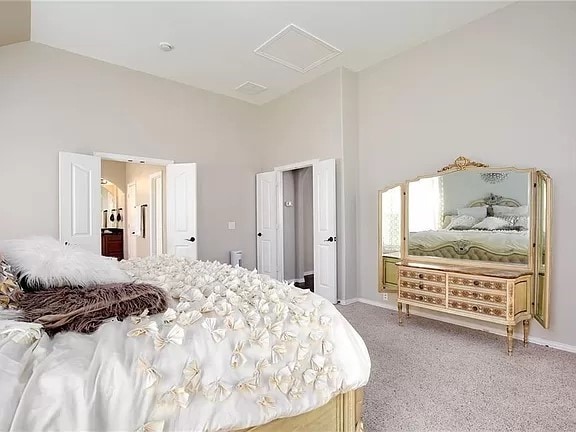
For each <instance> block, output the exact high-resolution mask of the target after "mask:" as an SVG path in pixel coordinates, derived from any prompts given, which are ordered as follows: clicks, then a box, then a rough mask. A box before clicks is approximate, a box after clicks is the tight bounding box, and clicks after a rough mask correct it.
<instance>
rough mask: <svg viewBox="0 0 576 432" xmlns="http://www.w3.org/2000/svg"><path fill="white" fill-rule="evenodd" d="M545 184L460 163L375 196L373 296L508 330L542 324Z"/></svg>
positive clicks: (532, 174) (537, 177) (534, 175)
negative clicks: (376, 293) (375, 288)
mask: <svg viewBox="0 0 576 432" xmlns="http://www.w3.org/2000/svg"><path fill="white" fill-rule="evenodd" d="M551 196H552V191H551V181H550V178H549V177H548V176H547V175H546V173H544V172H543V171H538V170H536V169H531V168H529V169H519V168H493V167H490V166H488V165H486V164H483V163H479V162H474V161H471V160H469V159H467V158H465V157H459V158H457V159H456V160H455V161H454V163H452V164H450V165H448V166H446V167H444V168H442V169H440V170H438V172H437V173H435V174H432V175H423V176H420V177H418V178H416V179H413V180H407V181H406V182H404V183H401V184H397V185H392V186H390V187H386V188H383V189H382V190H380V191H379V192H378V272H379V276H378V281H379V283H378V290H379V291H380V292H397V293H398V306H399V318H400V319H402V313H403V312H402V311H403V308H404V307H405V311H406V313H407V314H406V315H409V308H410V305H413V306H417V307H422V308H427V309H434V310H437V311H441V312H446V313H450V314H454V315H461V316H466V317H469V318H476V319H479V320H485V321H491V322H493V323H497V324H503V325H505V326H506V329H507V332H508V352H509V353H511V352H512V346H513V339H512V337H513V334H514V328H515V326H516V324H518V323H520V322H522V323H523V329H524V337H525V342H527V337H528V329H529V322H530V319H531V318H536V319H537V320H538V322H539V323H540V324H542V325H543V326H544V327H545V328H548V326H549V314H548V309H549V292H550V262H551V257H550V251H551V238H550V226H551V222H550V221H551Z"/></svg>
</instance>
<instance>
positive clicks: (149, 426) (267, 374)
mask: <svg viewBox="0 0 576 432" xmlns="http://www.w3.org/2000/svg"><path fill="white" fill-rule="evenodd" d="M124 268H125V269H126V270H127V271H128V272H129V273H132V274H133V275H134V276H135V277H136V279H137V280H138V281H142V282H151V283H155V284H157V285H160V286H162V287H163V288H165V289H167V290H168V291H169V292H170V294H171V295H172V297H174V299H175V300H174V304H173V308H174V310H169V311H168V312H167V313H166V314H160V315H156V316H153V317H143V318H142V319H141V321H140V322H139V323H135V322H134V321H138V320H139V319H127V320H125V321H124V322H118V321H115V320H112V321H111V322H108V323H106V324H104V325H102V326H101V327H100V329H99V330H98V331H97V332H95V333H94V334H92V335H80V334H74V333H61V334H58V335H56V336H55V337H54V338H53V339H50V338H49V337H48V336H47V335H46V334H44V333H43V332H42V331H41V329H39V327H38V326H37V325H34V324H17V323H15V322H14V321H9V320H5V321H0V334H1V336H0V364H1V365H2V367H1V369H0V383H1V391H0V407H1V408H0V409H1V416H0V430H2V431H5V430H6V431H8V430H10V431H27V432H28V431H40V430H42V431H46V430H50V431H56V430H60V431H72V430H74V431H78V430H94V431H104V430H107V431H135V430H146V431H152V430H154V431H155V430H164V431H221V430H233V429H241V428H245V427H249V426H252V425H258V424H263V423H267V422H269V421H271V420H273V419H274V418H278V417H287V416H294V415H297V414H300V413H303V412H306V411H309V410H312V409H314V408H316V407H319V406H321V405H323V404H325V403H326V402H327V401H328V400H330V399H331V398H332V397H333V396H335V395H336V394H338V393H341V392H345V391H348V390H352V389H355V388H359V387H361V386H363V385H365V384H366V382H367V381H368V377H369V373H370V359H369V356H368V352H367V349H366V346H365V345H364V343H363V341H362V339H361V338H360V336H359V335H358V334H357V333H356V331H355V330H354V329H353V328H352V327H351V326H350V324H349V323H348V322H347V321H346V320H345V319H344V317H342V315H341V314H340V313H339V312H338V311H337V310H336V309H335V308H334V306H333V305H332V304H330V303H328V302H327V301H324V300H323V299H321V297H319V296H317V295H315V294H313V293H307V292H303V291H302V290H300V289H297V288H293V287H290V286H288V285H286V284H282V283H280V282H277V281H273V280H270V279H268V278H267V277H266V276H261V275H257V274H256V273H255V272H249V271H247V270H244V269H240V268H232V267H230V266H227V265H223V264H219V263H206V262H201V261H189V260H186V259H183V258H169V257H158V258H150V259H139V260H135V261H130V262H126V263H125V264H124ZM194 320H196V321H194ZM156 328H157V331H156ZM128 334H130V336H128ZM147 387H148V388H147Z"/></svg>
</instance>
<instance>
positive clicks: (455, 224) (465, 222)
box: [446, 215, 478, 230]
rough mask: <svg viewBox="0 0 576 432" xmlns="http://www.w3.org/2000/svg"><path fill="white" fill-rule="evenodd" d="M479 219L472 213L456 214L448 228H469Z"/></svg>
mask: <svg viewBox="0 0 576 432" xmlns="http://www.w3.org/2000/svg"><path fill="white" fill-rule="evenodd" d="M476 223H478V219H477V218H475V217H474V216H470V215H461V216H454V217H453V218H452V221H451V222H450V223H449V224H448V226H447V227H446V229H447V230H467V229H471V228H472V227H473V226H474V225H475V224H476Z"/></svg>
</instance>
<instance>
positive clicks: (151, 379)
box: [138, 357, 162, 389]
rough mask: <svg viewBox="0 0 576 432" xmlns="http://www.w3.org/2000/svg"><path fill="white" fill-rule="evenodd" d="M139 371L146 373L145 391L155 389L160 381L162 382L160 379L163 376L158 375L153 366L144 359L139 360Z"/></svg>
mask: <svg viewBox="0 0 576 432" xmlns="http://www.w3.org/2000/svg"><path fill="white" fill-rule="evenodd" d="M138 369H139V370H141V371H142V372H143V373H144V388H145V389H149V388H150V387H153V386H154V385H155V384H156V383H157V382H158V381H160V378H162V375H160V373H158V371H157V370H156V369H154V368H153V367H152V365H151V364H150V363H149V362H148V361H147V360H146V359H143V358H142V357H140V358H139V359H138Z"/></svg>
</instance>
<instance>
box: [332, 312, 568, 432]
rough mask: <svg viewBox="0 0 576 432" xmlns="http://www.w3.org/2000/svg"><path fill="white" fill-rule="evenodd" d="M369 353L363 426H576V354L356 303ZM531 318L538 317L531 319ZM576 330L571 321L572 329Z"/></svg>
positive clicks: (370, 430) (375, 429) (356, 321)
mask: <svg viewBox="0 0 576 432" xmlns="http://www.w3.org/2000/svg"><path fill="white" fill-rule="evenodd" d="M338 309H339V310H340V311H341V312H342V314H344V316H345V317H346V318H347V319H348V320H349V321H350V323H351V324H352V325H353V326H354V327H355V328H356V330H357V331H358V332H359V333H360V335H361V336H362V337H363V338H364V341H365V342H366V345H367V346H368V350H369V352H370V357H371V359H372V373H371V376H370V382H369V383H368V385H367V387H366V403H365V409H366V412H365V418H364V419H365V430H366V431H367V432H380V431H390V432H394V431H455V432H456V431H457V432H463V431H474V432H481V431H523V432H524V431H550V432H553V431H554V432H556V431H571V432H573V431H576V354H572V353H567V352H563V351H558V350H555V349H552V348H546V347H542V346H538V345H533V344H530V345H529V346H528V347H526V348H524V347H523V346H522V344H521V343H520V342H519V341H516V344H515V352H514V355H513V356H512V357H508V355H507V354H506V348H505V338H503V337H500V336H496V335H493V334H489V333H484V332H480V331H476V330H470V329H467V328H464V327H459V326H455V325H451V324H445V323H442V322H440V321H434V320H429V319H425V318H419V317H416V316H412V317H410V318H409V319H408V322H407V324H404V326H403V327H399V326H398V324H397V319H396V313H395V312H393V311H389V310H386V309H382V308H378V307H375V306H370V305H366V304H362V303H355V304H352V305H350V306H339V307H338ZM534 325H536V324H534ZM575 331H576V329H575Z"/></svg>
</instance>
